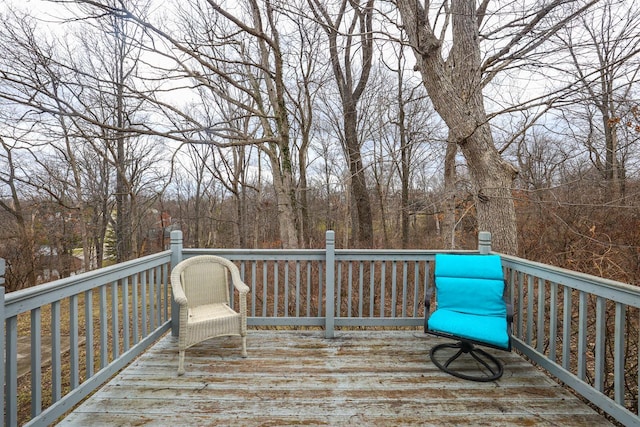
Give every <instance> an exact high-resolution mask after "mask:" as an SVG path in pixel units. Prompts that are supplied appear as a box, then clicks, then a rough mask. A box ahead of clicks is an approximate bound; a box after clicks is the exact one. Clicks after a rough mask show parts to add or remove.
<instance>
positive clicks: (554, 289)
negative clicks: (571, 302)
mask: <svg viewBox="0 0 640 427" xmlns="http://www.w3.org/2000/svg"><path fill="white" fill-rule="evenodd" d="M549 292H550V293H551V297H550V299H549V359H551V360H553V362H554V363H555V362H556V361H557V349H556V341H557V339H558V284H557V283H555V282H551V283H550V284H549Z"/></svg>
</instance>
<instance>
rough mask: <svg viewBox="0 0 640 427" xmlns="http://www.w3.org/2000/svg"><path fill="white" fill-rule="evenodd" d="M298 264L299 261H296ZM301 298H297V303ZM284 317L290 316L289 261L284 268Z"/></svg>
mask: <svg viewBox="0 0 640 427" xmlns="http://www.w3.org/2000/svg"><path fill="white" fill-rule="evenodd" d="M296 264H298V262H296ZM299 279H300V275H298V280H299ZM296 286H299V282H298V283H296ZM299 300H300V298H299V297H298V298H296V304H298V303H299ZM283 313H284V317H289V262H286V263H285V268H284V307H283Z"/></svg>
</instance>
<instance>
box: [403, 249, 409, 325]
mask: <svg viewBox="0 0 640 427" xmlns="http://www.w3.org/2000/svg"><path fill="white" fill-rule="evenodd" d="M407 268H408V264H407V261H403V262H402V317H407V300H408V298H409V295H408V294H407V292H408V284H407V277H408V273H407Z"/></svg>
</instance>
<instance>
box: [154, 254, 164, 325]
mask: <svg viewBox="0 0 640 427" xmlns="http://www.w3.org/2000/svg"><path fill="white" fill-rule="evenodd" d="M155 270H156V281H155V288H156V307H157V309H156V323H155V325H154V327H153V329H155V328H157V327H158V326H160V324H161V323H162V312H163V308H162V288H163V286H162V283H163V282H164V280H163V279H164V278H163V277H162V267H156V269H155Z"/></svg>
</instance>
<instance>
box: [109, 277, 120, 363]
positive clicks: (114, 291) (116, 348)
mask: <svg viewBox="0 0 640 427" xmlns="http://www.w3.org/2000/svg"><path fill="white" fill-rule="evenodd" d="M119 283H120V281H117V282H112V283H111V349H112V350H113V351H112V358H113V359H117V358H118V356H120V337H119V336H120V315H119V314H118V287H119V286H120V285H119Z"/></svg>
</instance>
